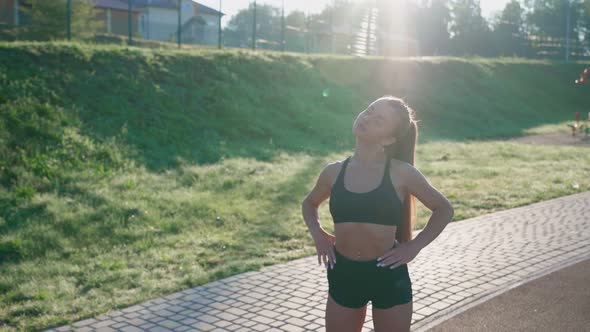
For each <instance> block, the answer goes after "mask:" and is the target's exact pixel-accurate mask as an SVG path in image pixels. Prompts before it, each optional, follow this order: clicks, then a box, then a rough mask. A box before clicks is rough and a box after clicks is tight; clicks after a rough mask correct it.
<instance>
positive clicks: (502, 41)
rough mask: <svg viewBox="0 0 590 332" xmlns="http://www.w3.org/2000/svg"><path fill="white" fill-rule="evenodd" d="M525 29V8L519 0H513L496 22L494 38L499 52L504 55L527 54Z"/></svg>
mask: <svg viewBox="0 0 590 332" xmlns="http://www.w3.org/2000/svg"><path fill="white" fill-rule="evenodd" d="M524 29H525V27H524V9H523V8H522V7H521V6H520V3H519V2H518V1H517V0H512V1H510V2H509V3H507V4H506V7H504V10H503V11H502V13H501V15H500V17H499V18H498V20H497V21H496V22H495V26H494V40H495V45H496V47H495V49H496V52H497V54H498V55H503V56H511V55H520V56H524V55H525V54H527V52H526V49H527V46H526V44H527V40H526V38H525V32H524Z"/></svg>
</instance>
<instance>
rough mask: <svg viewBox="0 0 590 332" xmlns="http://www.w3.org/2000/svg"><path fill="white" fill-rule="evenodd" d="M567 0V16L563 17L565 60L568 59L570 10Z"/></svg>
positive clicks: (568, 0)
mask: <svg viewBox="0 0 590 332" xmlns="http://www.w3.org/2000/svg"><path fill="white" fill-rule="evenodd" d="M566 1H567V16H566V19H565V22H566V23H565V62H568V61H569V59H570V12H571V7H572V2H571V0H566Z"/></svg>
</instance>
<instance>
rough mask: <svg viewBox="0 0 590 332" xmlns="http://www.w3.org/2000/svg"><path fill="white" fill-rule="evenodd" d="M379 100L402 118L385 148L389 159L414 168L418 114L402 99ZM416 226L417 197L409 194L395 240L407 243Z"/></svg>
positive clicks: (390, 97)
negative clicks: (387, 104)
mask: <svg viewBox="0 0 590 332" xmlns="http://www.w3.org/2000/svg"><path fill="white" fill-rule="evenodd" d="M379 99H386V100H387V102H388V103H389V104H390V105H391V107H392V110H393V111H394V112H395V113H396V116H398V117H400V121H399V127H398V128H395V129H394V133H393V135H394V137H395V138H396V141H395V142H394V143H393V144H390V145H388V146H385V147H384V150H385V155H386V156H387V158H389V159H392V158H395V159H398V160H402V161H405V162H407V163H408V164H411V165H412V166H414V165H415V164H414V163H415V154H416V144H417V143H418V121H419V120H416V118H415V114H416V112H415V111H414V109H412V108H411V107H410V106H408V104H406V102H405V101H404V100H403V99H402V98H398V97H394V96H391V95H386V96H383V97H381V98H379ZM415 225H416V197H414V196H413V195H411V194H409V193H407V194H406V195H405V197H404V202H403V205H402V223H401V225H400V226H399V227H397V230H396V233H395V238H396V239H397V240H398V241H399V242H400V243H403V242H407V241H410V240H411V239H412V238H413V233H412V232H413V230H414V227H415Z"/></svg>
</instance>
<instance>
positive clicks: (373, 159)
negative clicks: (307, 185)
mask: <svg viewBox="0 0 590 332" xmlns="http://www.w3.org/2000/svg"><path fill="white" fill-rule="evenodd" d="M352 132H353V134H354V135H355V137H356V147H355V150H354V153H353V154H352V155H350V156H348V157H347V158H346V159H344V160H342V161H336V162H333V163H329V164H327V165H326V166H325V167H324V169H323V170H322V171H321V173H320V175H319V178H318V179H317V182H316V184H315V186H314V187H313V189H312V190H311V192H310V193H309V194H308V195H307V197H306V198H305V199H304V201H303V203H302V213H303V219H304V220H305V223H306V224H307V226H308V228H309V231H310V233H311V235H312V237H313V240H314V241H315V246H316V249H317V253H318V263H319V264H320V265H321V262H322V260H323V262H324V264H325V267H326V269H327V279H328V284H329V289H328V300H327V305H326V316H325V318H326V331H327V332H347V331H351V332H352V331H354V332H356V331H361V329H362V326H363V324H364V322H365V314H366V309H367V307H366V305H367V303H368V301H371V304H372V306H373V323H374V326H375V331H376V332H391V331H395V332H400V331H410V324H411V320H412V311H413V309H412V281H411V279H410V275H409V272H408V265H407V263H409V262H410V261H412V260H413V259H414V258H415V257H416V256H417V255H418V253H419V252H420V250H421V249H422V248H424V247H425V246H426V245H428V244H429V243H430V242H431V241H432V240H434V239H435V238H436V237H437V236H438V235H439V234H440V232H442V230H443V229H444V228H445V227H446V225H447V223H448V222H450V221H451V220H452V216H453V207H452V205H451V203H450V202H449V201H448V200H447V199H446V197H445V196H443V195H442V194H441V193H440V192H439V191H438V190H437V189H436V188H434V187H433V186H432V185H430V183H429V182H428V181H427V180H426V179H425V178H424V176H423V175H422V173H421V172H420V171H419V170H418V169H416V168H415V167H414V154H415V150H416V143H417V138H418V127H417V121H416V120H415V118H414V111H413V110H412V109H411V108H410V107H409V106H408V105H407V104H406V103H405V102H404V101H403V100H402V99H401V98H397V97H393V96H389V95H388V96H383V97H381V98H379V99H377V100H375V101H374V102H372V103H371V104H370V105H369V107H368V108H367V109H366V110H364V111H362V112H361V113H360V114H359V115H358V116H357V117H356V119H355V121H354V123H353V125H352ZM328 197H329V198H330V203H329V204H330V213H331V215H332V218H333V221H334V231H335V233H336V234H335V235H332V234H329V233H327V232H326V231H325V230H324V229H323V228H322V227H321V225H320V223H319V218H318V207H319V206H320V204H321V203H322V202H323V201H324V200H326V199H327V198H328ZM414 197H417V198H418V199H419V200H420V201H421V202H422V203H423V204H424V205H425V206H426V207H428V208H429V209H430V210H432V211H433V212H436V213H433V216H432V217H431V218H430V220H429V222H428V226H427V227H426V228H425V229H424V230H423V231H422V232H421V233H420V234H418V236H416V238H414V239H412V230H413V227H414V225H415V222H414V220H415V218H414V214H415V199H414ZM328 263H329V264H328Z"/></svg>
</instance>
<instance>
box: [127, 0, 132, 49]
mask: <svg viewBox="0 0 590 332" xmlns="http://www.w3.org/2000/svg"><path fill="white" fill-rule="evenodd" d="M127 28H128V30H129V31H128V39H127V44H128V45H131V44H133V17H132V16H131V0H128V1H127Z"/></svg>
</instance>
